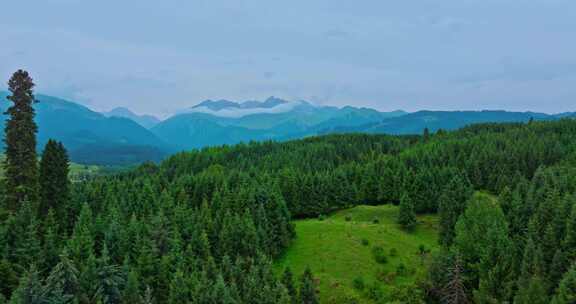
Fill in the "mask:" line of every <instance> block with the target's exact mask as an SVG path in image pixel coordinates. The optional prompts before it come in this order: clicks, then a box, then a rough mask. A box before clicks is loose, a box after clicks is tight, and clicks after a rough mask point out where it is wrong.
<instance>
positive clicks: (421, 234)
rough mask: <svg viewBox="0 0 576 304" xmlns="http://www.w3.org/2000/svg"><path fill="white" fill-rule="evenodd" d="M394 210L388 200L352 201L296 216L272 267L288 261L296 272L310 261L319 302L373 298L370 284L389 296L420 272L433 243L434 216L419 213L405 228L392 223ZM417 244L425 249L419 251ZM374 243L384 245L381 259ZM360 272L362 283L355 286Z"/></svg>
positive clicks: (301, 269)
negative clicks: (321, 213) (312, 215)
mask: <svg viewBox="0 0 576 304" xmlns="http://www.w3.org/2000/svg"><path fill="white" fill-rule="evenodd" d="M397 214H398V207H396V206H393V205H383V206H357V207H354V208H351V209H347V210H342V211H339V212H336V213H334V214H332V215H331V216H329V217H327V218H325V219H307V220H299V221H296V222H295V224H296V233H297V238H296V239H295V240H294V243H293V244H292V246H291V247H290V249H289V250H288V252H287V253H286V254H285V256H284V257H283V258H281V259H280V260H278V261H277V263H276V264H275V268H276V270H277V271H278V272H279V273H280V272H282V270H283V269H284V268H285V267H287V266H288V267H290V268H291V270H292V272H293V273H294V274H296V275H300V274H301V273H302V272H303V271H304V269H305V268H306V267H307V266H310V268H311V269H312V271H313V273H314V274H315V276H316V277H317V279H318V281H319V287H320V298H321V303H346V302H350V303H354V301H353V300H352V299H356V302H358V303H374V301H373V300H371V299H370V297H371V296H370V294H371V293H373V290H372V291H371V288H370V287H371V286H377V288H378V289H380V290H381V291H382V294H383V296H384V297H385V298H386V297H389V296H390V294H391V293H392V292H393V290H394V289H396V288H398V287H400V286H402V285H407V284H410V283H413V282H414V281H415V280H416V278H417V277H418V276H421V275H423V269H424V268H425V267H424V265H423V264H424V263H426V260H427V258H428V257H429V255H430V252H429V251H434V250H436V249H437V223H438V221H437V217H436V216H433V215H425V216H419V217H418V225H417V228H416V229H415V230H414V231H412V232H406V231H404V230H402V229H400V227H399V226H398V224H397V223H396V218H397ZM421 246H424V247H423V248H425V249H426V251H428V253H424V254H421V248H422V247H421ZM374 247H381V248H383V252H384V255H385V257H386V258H385V259H386V260H387V261H386V262H385V263H378V262H377V261H376V260H375V258H374V252H373V251H374ZM394 251H395V252H396V253H394ZM400 265H404V266H405V270H402V266H400ZM360 278H361V280H362V281H363V282H364V285H365V287H364V288H363V289H361V288H357V287H356V288H355V287H354V285H358V284H354V281H355V280H356V281H359V279H360Z"/></svg>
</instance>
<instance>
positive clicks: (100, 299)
mask: <svg viewBox="0 0 576 304" xmlns="http://www.w3.org/2000/svg"><path fill="white" fill-rule="evenodd" d="M17 96H20V95H17ZM24 96H26V95H25V94H24ZM24 100H27V99H24ZM32 116H33V115H32ZM28 118H29V117H28ZM25 122H26V123H30V122H31V119H29V120H26V121H25ZM9 131H10V132H11V129H8V131H7V132H9ZM8 134H15V133H8ZM30 134H31V133H30ZM575 137H576V121H574V120H569V119H565V120H560V121H553V122H536V121H533V122H529V123H512V124H483V125H474V126H470V127H466V128H463V129H461V130H458V131H455V132H444V131H439V132H436V133H434V134H431V133H429V132H424V134H423V135H422V136H387V135H360V134H356V135H331V136H323V137H312V138H307V139H303V140H297V141H290V142H285V143H274V142H262V143H250V144H240V145H235V146H223V147H215V148H205V149H202V150H199V151H192V152H183V153H180V154H176V155H174V156H172V157H171V158H169V159H167V160H166V161H164V162H162V163H161V164H159V165H155V164H152V163H147V164H144V165H142V166H140V167H139V168H137V169H135V170H133V171H130V172H127V173H121V174H118V175H114V176H107V177H97V178H94V179H91V180H89V181H85V182H78V183H74V184H70V183H68V182H67V181H66V178H65V176H66V174H67V171H68V168H67V159H66V157H65V156H66V153H65V150H64V149H63V148H64V147H63V146H62V145H61V144H58V143H55V142H53V143H52V144H51V145H53V146H52V147H51V148H50V149H49V148H48V146H47V148H46V149H45V153H44V155H43V156H42V161H41V163H40V168H39V170H36V169H35V168H36V163H35V159H36V158H35V155H32V154H27V156H28V158H27V160H26V161H24V160H22V158H21V155H20V154H13V153H7V156H8V161H7V164H8V171H7V172H8V173H9V174H7V176H8V177H7V180H6V182H5V183H4V185H3V187H2V190H3V191H2V206H3V207H2V209H1V212H0V220H1V222H0V223H1V224H0V244H2V247H1V248H0V287H1V289H0V293H1V296H0V303H2V302H5V301H7V300H8V299H9V301H10V303H317V295H316V285H317V283H318V282H317V281H316V280H315V279H314V276H313V274H312V273H311V272H310V271H309V270H306V271H305V272H304V273H303V274H302V273H295V274H292V273H291V272H290V271H287V272H285V273H284V274H283V275H282V277H281V278H279V277H278V276H277V275H275V274H274V272H273V271H272V267H271V261H272V260H273V259H277V258H280V257H281V256H282V254H283V253H284V252H285V250H286V249H287V248H288V247H289V246H290V244H291V242H292V240H293V239H294V237H298V236H297V235H295V230H294V227H293V224H292V222H291V219H292V218H295V217H299V218H301V217H317V216H322V215H324V214H326V213H329V212H331V211H335V210H339V209H342V208H345V207H351V206H355V205H359V204H373V205H376V204H398V205H399V215H398V222H399V223H400V224H401V226H402V227H404V229H405V231H406V233H411V231H412V229H414V227H415V225H418V222H417V221H416V220H415V213H438V216H439V226H440V227H439V229H440V232H439V242H440V244H441V246H442V248H443V250H441V251H440V253H439V254H437V256H435V257H434V258H433V259H432V263H431V264H430V265H429V266H426V265H423V266H422V267H425V270H427V269H428V267H430V271H429V272H427V273H428V275H427V276H424V278H423V279H421V280H419V281H417V282H414V283H413V285H412V286H411V287H410V288H412V289H418V290H419V291H421V292H418V293H407V294H405V295H383V296H382V297H379V298H374V299H373V300H374V301H375V302H382V303H385V302H386V301H388V300H390V299H394V300H396V301H400V302H401V303H422V302H424V301H426V302H430V303H433V302H435V301H436V302H439V303H468V302H472V301H473V302H476V303H504V302H513V303H550V302H551V301H554V303H572V302H571V301H573V299H574V290H575V284H576V283H575V282H576V280H575V276H576V268H574V267H573V266H572V261H574V258H575V257H576V243H575V242H576V197H575V196H574V195H575V192H576V183H575V182H576V168H575V166H576V154H575V151H576V150H575V149H576V145H575V143H576V138H575ZM9 138H10V139H11V140H12V141H18V140H22V138H18V137H14V136H9ZM26 138H28V137H26ZM9 143H10V142H9ZM30 143H31V142H28V144H29V145H30ZM8 146H9V147H12V146H11V145H10V144H8ZM31 146H34V145H31ZM33 150H34V149H28V150H26V151H28V152H29V153H31V152H30V151H33ZM10 151H11V150H9V151H8V152H10ZM46 151H48V152H46ZM19 157H20V158H19ZM14 160H18V161H21V162H15V161H14ZM20 163H22V164H26V165H27V166H26V167H25V169H26V170H25V171H23V172H24V173H26V175H25V176H21V175H18V174H20V173H21V172H18V171H15V170H14V169H17V167H15V166H16V165H17V164H20ZM63 176H64V178H63ZM15 177H18V178H20V179H16V178H15ZM36 177H38V178H36ZM18 183H19V184H18ZM474 190H481V191H485V192H488V193H491V194H493V195H497V196H498V199H497V200H495V199H492V196H489V195H474V196H473V193H474ZM32 194H37V195H32Z"/></svg>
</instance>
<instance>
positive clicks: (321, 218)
mask: <svg viewBox="0 0 576 304" xmlns="http://www.w3.org/2000/svg"><path fill="white" fill-rule="evenodd" d="M325 219H326V215H324V214H320V215H318V220H319V221H323V220H325Z"/></svg>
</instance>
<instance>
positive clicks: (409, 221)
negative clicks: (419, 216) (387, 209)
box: [398, 193, 417, 230]
mask: <svg viewBox="0 0 576 304" xmlns="http://www.w3.org/2000/svg"><path fill="white" fill-rule="evenodd" d="M416 223H417V220H416V214H415V213H414V201H413V200H412V199H411V197H410V195H409V194H408V193H404V194H403V195H402V199H400V212H399V213H398V224H400V226H402V228H404V229H408V230H412V229H414V226H416Z"/></svg>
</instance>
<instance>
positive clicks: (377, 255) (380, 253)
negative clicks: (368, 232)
mask: <svg viewBox="0 0 576 304" xmlns="http://www.w3.org/2000/svg"><path fill="white" fill-rule="evenodd" d="M372 256H373V257H374V260H375V261H376V263H378V264H386V263H387V262H388V258H387V257H386V254H384V248H382V247H380V246H374V247H373V248H372Z"/></svg>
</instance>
